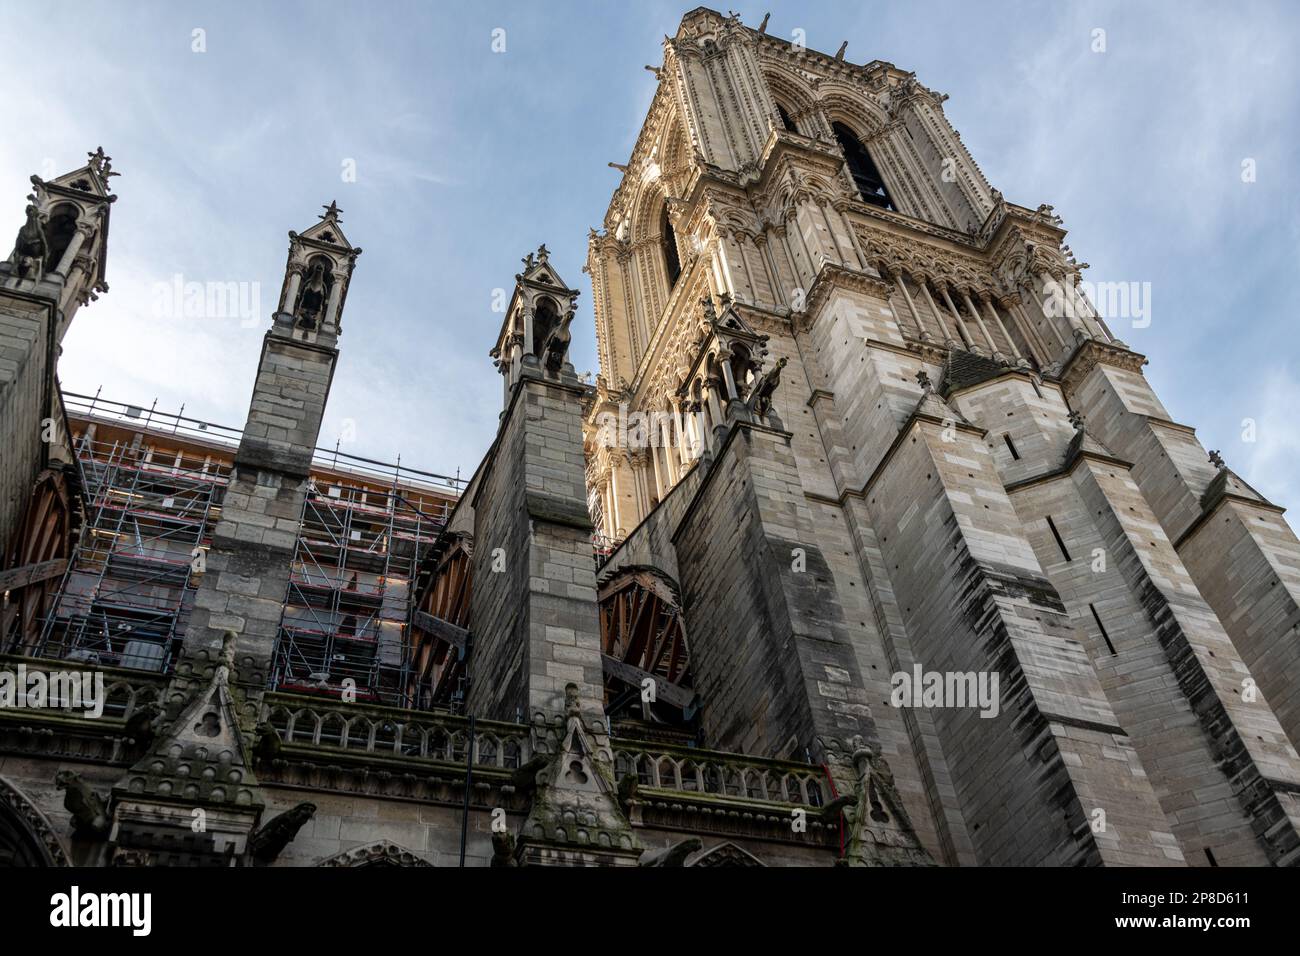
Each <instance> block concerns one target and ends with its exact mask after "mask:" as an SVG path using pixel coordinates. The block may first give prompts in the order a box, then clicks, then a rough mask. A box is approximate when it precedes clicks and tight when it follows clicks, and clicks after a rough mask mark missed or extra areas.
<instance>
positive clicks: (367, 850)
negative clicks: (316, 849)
mask: <svg viewBox="0 0 1300 956" xmlns="http://www.w3.org/2000/svg"><path fill="white" fill-rule="evenodd" d="M316 865H317V866H340V867H360V866H433V864H432V863H430V862H429V861H428V860H426V859H424V858H423V857H421V856H418V855H416V854H415V853H413V852H411V851H410V850H408V849H407V848H406V847H404V846H399V845H398V844H396V843H394V842H393V841H392V840H379V841H378V842H376V843H368V844H363V845H361V846H356V847H353V848H352V849H350V850H344V851H343V852H342V853H336V854H335V855H334V856H330V857H326V858H325V859H323V860H321V861H320V863H318V864H316Z"/></svg>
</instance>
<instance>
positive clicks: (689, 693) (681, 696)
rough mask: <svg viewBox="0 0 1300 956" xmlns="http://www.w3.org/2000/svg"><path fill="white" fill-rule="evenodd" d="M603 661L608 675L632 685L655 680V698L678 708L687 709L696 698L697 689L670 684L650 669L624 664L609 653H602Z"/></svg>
mask: <svg viewBox="0 0 1300 956" xmlns="http://www.w3.org/2000/svg"><path fill="white" fill-rule="evenodd" d="M600 659H601V663H602V664H603V665H604V671H605V676H606V677H613V678H615V679H616V680H621V681H622V682H623V683H625V684H630V685H631V686H632V687H640V686H641V682H642V681H644V680H645V679H646V678H647V677H648V678H650V679H651V680H652V681H654V682H655V699H656V700H662V701H663V702H664V703H665V704H672V705H673V706H674V707H676V708H677V709H678V710H686V709H687V708H688V707H690V706H691V704H692V703H693V702H694V700H695V691H693V690H691V689H690V688H689V687H678V686H677V685H676V684H670V683H669V682H668V681H666V680H664V679H663V678H662V677H659V676H657V675H655V674H651V673H650V672H649V671H646V670H642V669H641V668H639V667H636V666H634V665H632V664H624V663H623V662H622V661H620V660H619V659H618V658H616V657H610V656H609V655H608V654H601V655H600Z"/></svg>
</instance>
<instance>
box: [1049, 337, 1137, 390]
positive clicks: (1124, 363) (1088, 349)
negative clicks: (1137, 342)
mask: <svg viewBox="0 0 1300 956" xmlns="http://www.w3.org/2000/svg"><path fill="white" fill-rule="evenodd" d="M1146 363H1147V357H1146V356H1145V355H1142V354H1140V353H1138V352H1131V351H1129V350H1128V349H1122V348H1119V347H1118V346H1115V345H1110V344H1108V343H1105V342H1102V341H1101V340H1100V339H1086V340H1084V342H1083V343H1082V344H1081V345H1080V346H1079V347H1078V348H1076V349H1075V350H1074V354H1073V355H1071V356H1070V358H1069V361H1067V362H1066V363H1065V367H1064V368H1063V369H1061V373H1060V374H1059V375H1057V376H1056V378H1057V380H1058V381H1059V382H1060V383H1061V389H1062V391H1064V392H1065V393H1066V394H1067V395H1070V394H1073V392H1074V391H1075V389H1077V388H1078V387H1079V386H1080V385H1081V384H1083V380H1084V379H1085V378H1087V377H1088V375H1089V374H1091V372H1092V370H1093V369H1094V368H1096V367H1097V366H1098V365H1109V366H1111V367H1113V368H1119V369H1124V370H1125V371H1129V372H1138V373H1139V374H1140V373H1141V371H1142V366H1143V365H1145V364H1146Z"/></svg>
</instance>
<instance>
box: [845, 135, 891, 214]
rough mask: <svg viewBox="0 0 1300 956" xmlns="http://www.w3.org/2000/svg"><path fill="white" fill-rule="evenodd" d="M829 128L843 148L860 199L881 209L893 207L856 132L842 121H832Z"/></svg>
mask: <svg viewBox="0 0 1300 956" xmlns="http://www.w3.org/2000/svg"><path fill="white" fill-rule="evenodd" d="M831 129H833V130H834V131H835V138H836V139H837V140H839V144H840V149H842V150H844V159H845V162H847V163H848V164H849V174H850V175H852V177H853V184H854V185H855V186H857V187H858V194H859V195H861V196H862V201H863V202H865V203H870V204H871V205H873V206H879V207H880V208H881V209H889V210H892V209H894V203H893V201H892V200H891V199H890V198H889V192H888V191H887V190H886V189H885V180H884V177H883V176H881V175H880V170H879V169H877V168H876V164H875V161H873V160H872V158H871V154H870V153H869V152H867V147H866V146H864V145H862V140H860V139H858V136H857V134H856V133H854V132H853V130H851V129H849V128H848V127H847V126H845V125H844V124H843V123H832V124H831Z"/></svg>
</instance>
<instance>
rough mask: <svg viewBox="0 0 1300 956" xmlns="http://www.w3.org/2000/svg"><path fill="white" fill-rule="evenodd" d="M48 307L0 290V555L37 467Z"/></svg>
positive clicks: (48, 372) (45, 412) (43, 414)
mask: <svg viewBox="0 0 1300 956" xmlns="http://www.w3.org/2000/svg"><path fill="white" fill-rule="evenodd" d="M50 308H52V304H50V305H48V306H47V304H46V303H44V302H41V301H38V300H31V299H27V298H19V297H16V296H13V295H10V294H7V293H5V292H4V291H2V290H0V551H2V550H3V549H5V548H7V547H8V546H9V539H10V537H11V535H12V534H13V533H14V530H15V529H16V528H17V526H18V522H19V521H20V520H21V519H22V513H23V508H24V507H25V506H26V504H27V498H28V496H29V495H30V494H31V491H32V484H33V482H34V481H35V480H36V474H37V471H38V470H39V468H40V459H41V421H42V419H44V418H45V417H46V416H47V415H48V414H49V411H48V407H47V405H46V402H47V401H48V400H49V398H50V393H49V391H48V386H49V381H48V379H49V378H50V376H52V375H53V369H50V368H47V366H46V361H47V356H48V353H49V341H48V339H49V322H50V321H51V318H50ZM2 562H3V558H0V563H2Z"/></svg>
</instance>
